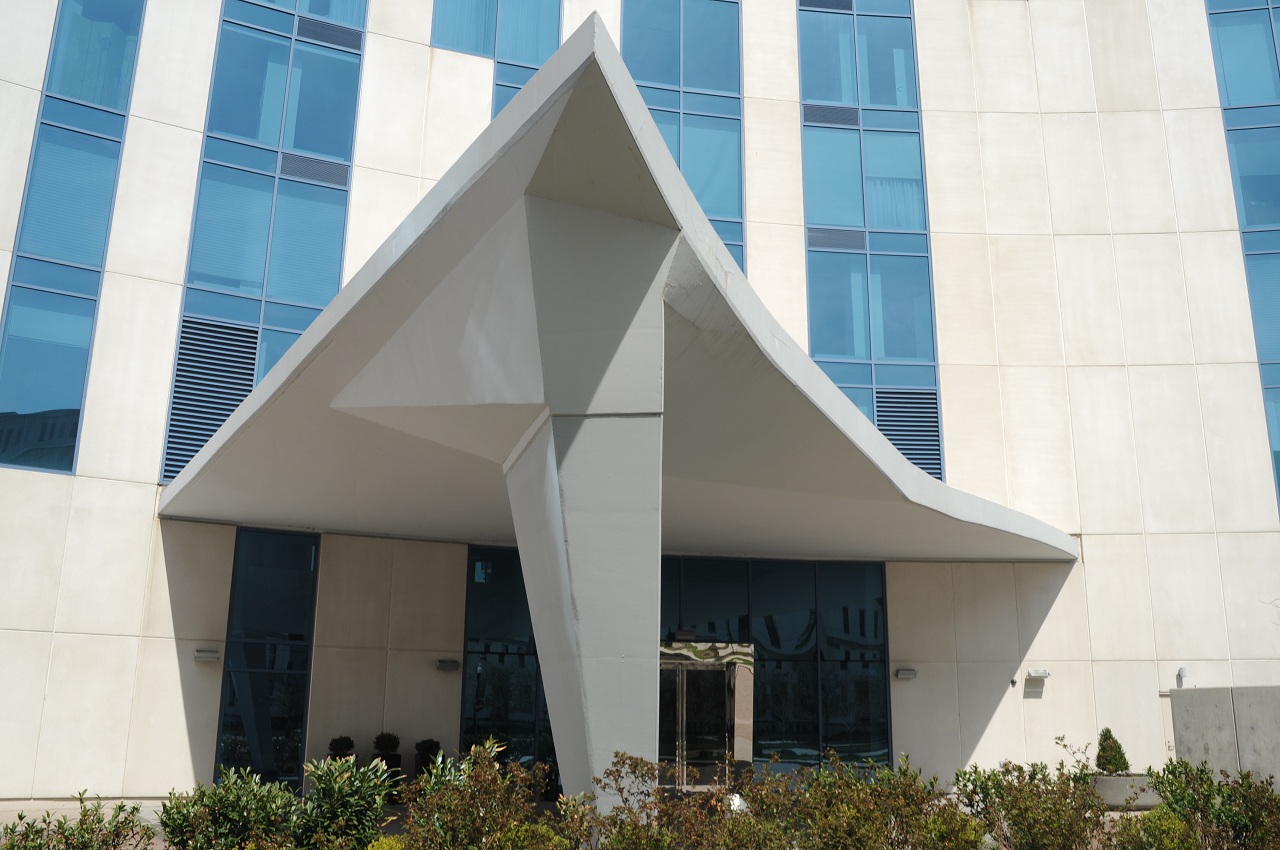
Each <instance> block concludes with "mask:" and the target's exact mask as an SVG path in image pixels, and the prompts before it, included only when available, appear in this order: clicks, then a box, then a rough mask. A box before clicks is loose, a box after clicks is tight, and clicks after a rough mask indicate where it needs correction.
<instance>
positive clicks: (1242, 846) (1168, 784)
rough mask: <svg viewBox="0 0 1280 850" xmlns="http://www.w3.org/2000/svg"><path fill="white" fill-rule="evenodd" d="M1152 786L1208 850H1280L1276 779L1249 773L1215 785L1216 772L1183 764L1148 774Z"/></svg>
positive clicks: (1171, 764)
mask: <svg viewBox="0 0 1280 850" xmlns="http://www.w3.org/2000/svg"><path fill="white" fill-rule="evenodd" d="M1147 775H1148V777H1149V778H1150V780H1151V786H1152V788H1153V789H1155V791H1156V793H1157V794H1159V795H1160V798H1161V799H1162V800H1163V801H1164V805H1166V806H1167V807H1168V808H1169V810H1170V811H1172V812H1173V813H1174V814H1176V815H1177V816H1178V817H1179V818H1180V819H1181V820H1182V821H1183V822H1184V823H1186V824H1187V826H1188V827H1190V829H1191V831H1192V833H1193V834H1194V835H1195V837H1196V840H1197V841H1198V842H1199V846H1200V847H1204V848H1208V850H1219V848H1222V850H1227V848H1230V850H1237V848H1238V849H1239V850H1275V848H1276V847H1280V796H1277V794H1276V790H1275V784H1274V781H1273V780H1272V778H1271V777H1267V778H1266V779H1265V780H1258V779H1256V778H1254V776H1253V775H1252V774H1251V773H1249V772H1248V771H1244V772H1242V773H1241V774H1240V775H1239V776H1236V777H1232V776H1229V775H1228V774H1226V773H1222V774H1221V778H1220V779H1215V778H1214V775H1213V771H1211V770H1209V767H1208V765H1206V764H1204V763H1203V762H1201V763H1200V764H1199V765H1192V764H1191V763H1189V762H1187V761H1184V760H1182V759H1178V760H1176V761H1175V760H1172V759H1171V760H1170V761H1169V762H1168V763H1167V764H1165V766H1164V769H1163V770H1161V771H1159V772H1157V771H1154V770H1152V771H1148V773H1147Z"/></svg>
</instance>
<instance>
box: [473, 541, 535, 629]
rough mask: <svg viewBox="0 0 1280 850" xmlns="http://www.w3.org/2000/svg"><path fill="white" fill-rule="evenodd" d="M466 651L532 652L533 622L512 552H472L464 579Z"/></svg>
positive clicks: (518, 561) (522, 576)
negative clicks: (465, 591)
mask: <svg viewBox="0 0 1280 850" xmlns="http://www.w3.org/2000/svg"><path fill="white" fill-rule="evenodd" d="M467 649H468V650H471V651H477V652H485V653H487V652H495V653H504V652H532V651H533V621H532V620H531V619H530V617H529V601H528V598H527V597H526V596H525V591H524V575H523V573H521V571H520V555H519V553H518V552H516V551H515V550H512V549H480V548H474V549H472V550H471V568H470V570H469V572H468V575H467Z"/></svg>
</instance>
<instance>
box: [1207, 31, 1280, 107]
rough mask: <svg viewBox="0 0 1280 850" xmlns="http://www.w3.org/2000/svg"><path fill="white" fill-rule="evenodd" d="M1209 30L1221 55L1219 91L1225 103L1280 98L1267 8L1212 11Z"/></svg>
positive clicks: (1257, 101) (1261, 101)
mask: <svg viewBox="0 0 1280 850" xmlns="http://www.w3.org/2000/svg"><path fill="white" fill-rule="evenodd" d="M1209 31H1210V35H1211V36H1212V40H1213V50H1214V53H1215V54H1216V55H1217V57H1218V93H1219V95H1220V96H1221V98H1222V105H1223V106H1247V105H1250V104H1255V103H1274V102H1275V101H1277V100H1280V67H1278V66H1277V64H1276V48H1275V42H1274V40H1273V39H1272V35H1271V17H1270V15H1268V14H1267V12H1266V11H1265V10H1259V11H1256V12H1233V13H1231V14H1229V15H1210V16H1209Z"/></svg>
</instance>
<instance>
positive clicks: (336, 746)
mask: <svg viewBox="0 0 1280 850" xmlns="http://www.w3.org/2000/svg"><path fill="white" fill-rule="evenodd" d="M355 751H356V742H355V741H353V740H351V737H350V736H349V735H339V736H338V737H336V738H330V739H329V755H331V756H334V757H336V758H342V757H343V756H349V755H351V754H352V753H354V752H355Z"/></svg>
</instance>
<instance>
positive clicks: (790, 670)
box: [754, 661, 821, 765]
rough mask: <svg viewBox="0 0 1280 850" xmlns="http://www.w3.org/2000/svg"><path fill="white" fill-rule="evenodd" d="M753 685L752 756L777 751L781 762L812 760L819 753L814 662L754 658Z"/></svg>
mask: <svg viewBox="0 0 1280 850" xmlns="http://www.w3.org/2000/svg"><path fill="white" fill-rule="evenodd" d="M755 689H756V694H755V703H756V704H755V748H754V756H755V758H757V759H763V760H768V759H770V758H771V757H772V756H773V754H774V753H777V754H778V756H779V758H780V760H781V762H782V764H783V765H802V764H815V763H816V762H817V761H818V760H819V757H820V756H821V745H820V742H819V738H818V665H817V663H816V662H813V661H761V662H758V663H757V664H756V667H755Z"/></svg>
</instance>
